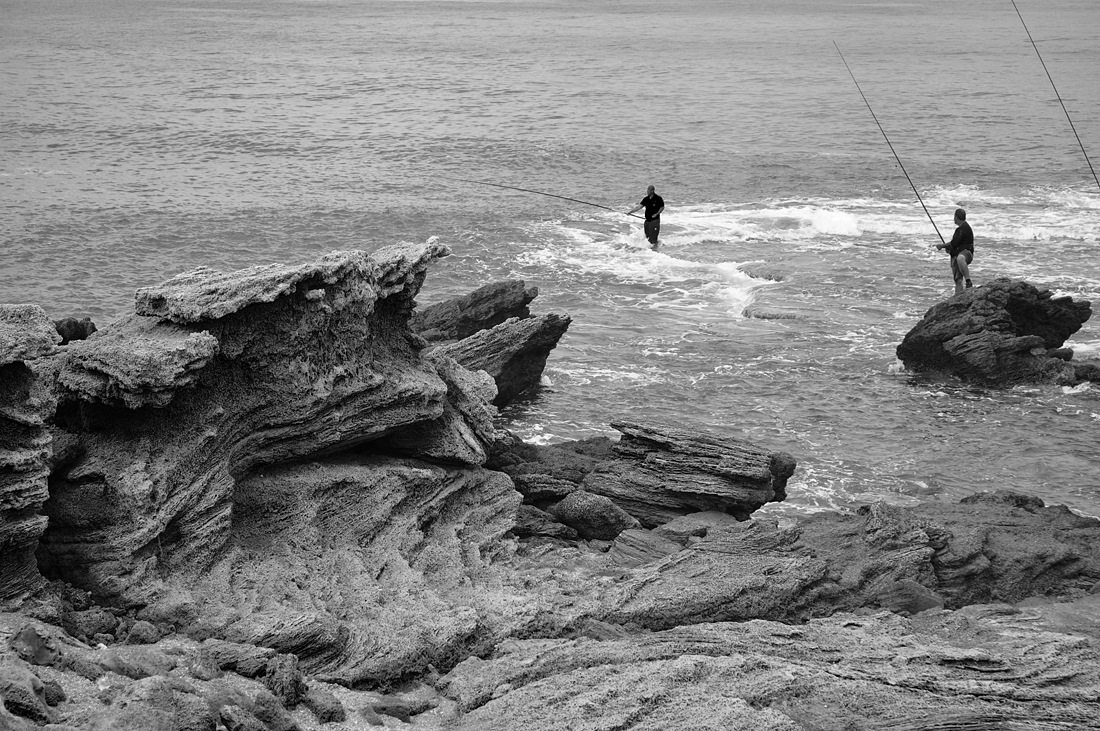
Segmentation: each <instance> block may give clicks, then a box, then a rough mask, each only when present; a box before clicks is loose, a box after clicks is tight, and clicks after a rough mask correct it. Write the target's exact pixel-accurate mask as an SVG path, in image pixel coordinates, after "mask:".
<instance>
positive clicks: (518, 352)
mask: <svg viewBox="0 0 1100 731" xmlns="http://www.w3.org/2000/svg"><path fill="white" fill-rule="evenodd" d="M571 321H572V320H571V319H570V318H569V317H568V316H567V315H556V314H553V313H551V314H547V315H540V316H538V317H529V318H526V319H523V320H521V319H517V318H511V319H509V320H506V321H505V322H503V323H501V324H500V325H497V326H496V327H493V328H492V329H489V330H482V331H479V332H477V333H475V334H473V335H470V336H469V337H467V338H464V339H463V340H459V341H458V342H454V343H448V344H446V345H440V346H438V348H437V350H438V351H440V352H442V353H445V354H446V355H448V356H450V357H451V358H454V359H455V360H456V361H458V362H459V363H460V364H461V365H462V366H464V367H465V368H468V369H469V370H471V371H485V372H486V373H488V374H489V375H491V376H492V377H493V380H494V381H495V382H496V386H497V396H496V398H495V399H493V403H494V404H495V405H497V406H504V405H505V404H508V403H510V402H512V401H514V400H515V399H517V398H519V397H520V396H522V395H524V394H525V393H527V392H529V391H531V390H532V389H533V388H535V387H536V386H538V385H539V383H540V382H541V381H542V372H543V370H545V368H546V359H547V357H549V355H550V351H551V350H553V349H554V347H555V346H556V345H557V344H558V341H559V340H560V339H561V337H562V335H564V334H565V331H566V330H568V329H569V323H570V322H571Z"/></svg>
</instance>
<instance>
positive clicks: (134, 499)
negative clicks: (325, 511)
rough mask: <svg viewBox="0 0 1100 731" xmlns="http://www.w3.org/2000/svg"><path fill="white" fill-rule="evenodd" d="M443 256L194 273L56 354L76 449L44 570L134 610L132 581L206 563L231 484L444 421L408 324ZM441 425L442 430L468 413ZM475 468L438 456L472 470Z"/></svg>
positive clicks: (62, 477) (474, 453)
mask: <svg viewBox="0 0 1100 731" xmlns="http://www.w3.org/2000/svg"><path fill="white" fill-rule="evenodd" d="M445 253H446V249H445V248H444V247H443V246H441V245H438V244H435V243H434V242H429V243H428V244H425V245H422V246H410V247H406V248H395V249H383V250H380V251H379V252H376V253H375V254H374V255H372V256H368V255H366V254H364V253H362V252H337V253H333V254H331V255H328V256H326V257H323V258H322V259H320V260H319V261H317V262H315V263H313V264H309V265H305V266H301V267H284V266H266V267H253V268H251V269H247V270H244V271H241V272H236V273H233V274H222V273H219V272H214V271H211V270H209V269H199V270H196V271H194V272H190V273H187V274H183V275H180V276H178V277H176V278H174V279H172V280H170V281H169V282H167V283H165V284H164V285H161V286H159V287H151V288H147V289H144V290H140V291H139V292H138V295H137V306H136V309H137V314H135V315H132V316H130V317H128V318H125V319H123V320H121V321H117V322H115V323H112V324H111V325H109V326H107V327H105V328H103V329H101V330H100V331H99V332H98V333H97V334H96V336H95V337H94V338H91V339H89V340H84V341H76V342H73V343H71V344H70V345H68V346H67V347H66V348H65V350H64V352H63V353H62V354H61V355H59V356H57V359H58V364H57V384H58V388H59V394H60V399H61V402H62V403H61V405H60V407H59V417H60V422H61V424H62V426H63V430H59V437H60V439H61V440H62V441H65V442H72V443H74V444H71V445H70V446H69V447H68V448H66V449H65V450H64V451H63V455H64V460H63V463H62V464H60V465H58V468H57V469H56V471H55V475H54V481H53V485H52V488H51V500H50V502H49V505H48V506H47V510H48V515H49V518H50V523H51V528H50V531H49V534H48V535H47V536H46V538H45V539H44V540H43V543H42V548H41V550H40V559H41V561H42V563H43V566H44V570H46V571H48V572H49V573H50V575H52V576H55V577H58V578H64V579H66V580H68V581H71V582H72V583H74V584H76V585H78V586H81V587H84V588H87V589H90V590H92V591H93V592H95V593H96V594H97V595H99V596H101V597H103V598H112V599H113V600H115V601H119V602H122V603H136V604H142V603H146V602H148V601H149V597H148V596H147V593H148V589H147V588H146V587H147V586H148V584H147V583H146V582H147V580H149V579H152V578H153V577H155V576H158V575H163V574H165V573H166V572H171V573H182V572H197V571H201V570H203V569H205V568H207V567H209V566H210V565H211V563H212V562H213V561H214V560H215V559H216V558H217V557H218V556H219V555H220V553H221V551H222V549H223V548H224V547H225V546H226V545H227V543H228V542H229V540H230V536H231V530H232V526H233V521H234V506H235V499H234V495H235V491H236V486H237V483H238V482H239V481H240V480H242V479H244V478H247V477H248V476H249V475H250V474H252V473H253V472H255V471H256V470H257V469H260V468H263V467H264V466H267V465H273V464H280V463H285V462H288V461H292V460H296V459H303V458H307V457H311V456H314V455H319V454H324V453H328V452H335V451H339V450H346V449H350V448H353V447H355V446H357V445H362V444H364V443H367V442H370V441H373V440H377V439H379V438H381V437H385V436H387V435H390V434H394V433H396V432H398V431H400V430H401V429H403V428H405V427H408V426H409V425H413V424H420V423H428V422H432V421H434V420H437V419H439V418H440V417H442V416H444V414H445V412H447V409H448V406H447V404H448V400H447V396H448V392H449V391H452V390H455V389H452V388H451V387H450V386H449V385H448V382H447V381H445V380H444V379H443V378H441V377H440V373H439V369H437V367H436V365H434V364H433V363H432V362H431V361H427V360H424V359H423V358H421V357H420V349H421V347H422V344H423V341H422V340H420V339H419V338H416V337H415V336H413V335H412V334H411V333H410V332H409V329H408V325H407V321H408V317H409V313H410V312H411V310H412V308H413V298H414V297H415V295H416V293H417V291H418V290H419V287H420V284H421V283H422V281H423V277H424V273H425V270H426V267H427V266H428V264H429V263H430V262H431V261H433V260H435V259H436V258H438V257H440V256H443V255H445ZM451 381H452V383H454V382H455V379H454V378H452V379H451ZM482 408H483V409H484V408H487V407H484V406H483V407H482ZM455 409H456V410H455V412H454V413H455V414H459V416H457V417H454V418H450V419H449V421H448V424H449V425H450V426H451V427H454V426H455V425H456V424H457V423H458V422H460V421H463V418H462V417H461V413H462V412H463V411H465V412H466V413H467V414H470V413H472V409H471V408H470V407H466V406H462V405H459V406H457V407H455ZM488 418H490V417H488V416H485V417H483V418H482V421H484V420H485V419H488ZM442 430H443V431H447V427H442ZM478 431H480V432H481V434H482V435H483V436H484V435H487V432H488V429H487V428H486V427H485V426H484V424H480V425H474V426H470V427H469V428H467V429H465V430H464V431H462V433H461V434H457V435H455V436H454V437H453V439H450V440H448V439H446V438H445V437H441V436H439V435H437V437H439V439H440V440H441V441H445V442H446V441H449V442H450V443H452V444H467V443H468V442H469V441H470V440H471V439H473V440H474V441H476V440H477V437H476V436H471V434H475V433H476V432H478ZM467 446H468V445H467ZM440 449H441V450H444V451H445V450H446V449H447V448H446V447H440ZM479 451H480V452H483V451H484V449H469V448H467V449H466V450H464V451H463V450H454V449H452V450H451V451H450V456H451V457H452V458H453V459H454V460H456V461H457V462H460V463H461V462H463V460H470V461H469V462H467V464H471V463H476V462H477V461H479V459H480V457H479Z"/></svg>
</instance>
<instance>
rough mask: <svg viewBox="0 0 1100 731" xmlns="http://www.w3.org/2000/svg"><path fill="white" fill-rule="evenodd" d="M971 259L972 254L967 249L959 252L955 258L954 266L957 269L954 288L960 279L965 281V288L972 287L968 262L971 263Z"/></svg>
mask: <svg viewBox="0 0 1100 731" xmlns="http://www.w3.org/2000/svg"><path fill="white" fill-rule="evenodd" d="M972 257H973V254H971V253H970V251H969V250H968V249H963V250H962V251H960V252H959V255H958V256H956V257H955V266H956V267H958V274H956V276H955V284H956V286H957V285H958V283H959V278H960V277H961V278H962V279H963V280H965V281H966V286H967V287H970V286H973V285H972V284H971V283H970V262H971V261H973V259H972Z"/></svg>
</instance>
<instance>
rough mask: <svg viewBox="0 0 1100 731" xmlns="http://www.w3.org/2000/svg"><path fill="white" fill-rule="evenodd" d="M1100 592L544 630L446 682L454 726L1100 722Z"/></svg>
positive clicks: (714, 729) (468, 729)
mask: <svg viewBox="0 0 1100 731" xmlns="http://www.w3.org/2000/svg"><path fill="white" fill-rule="evenodd" d="M1098 616H1100V597H1098V596H1094V597H1089V598H1087V599H1080V600H1078V601H1076V602H1075V603H1072V604H1068V605H1065V604H1061V605H1056V604H1041V605H1034V606H1028V607H1021V608H1017V607H1013V606H1010V605H1005V604H995V605H978V606H974V607H970V608H967V609H964V610H960V611H957V612H944V611H936V610H933V611H931V612H927V613H925V614H923V615H921V616H919V617H914V618H912V619H906V618H903V617H901V616H899V615H896V614H891V613H887V612H883V613H877V614H858V615H857V614H847V613H841V614H837V615H835V616H833V617H829V618H824V619H814V620H811V621H810V622H808V623H806V624H803V625H798V626H791V625H786V624H780V623H776V622H769V621H753V622H737V623H708V624H698V625H693V626H690V627H678V628H675V629H668V630H664V631H661V632H654V633H647V634H638V635H632V636H630V637H627V638H623V637H610V638H599V639H596V638H589V637H583V638H579V639H568V640H567V639H561V640H552V641H548V640H529V641H525V642H515V643H511V644H510V645H509V646H508V647H507V648H504V650H503V651H502V652H500V653H498V654H497V655H495V656H493V657H492V658H490V659H487V660H481V659H478V658H471V659H469V660H467V661H466V662H464V663H462V664H461V665H460V666H459V667H457V668H456V669H455V670H454V671H453V672H451V673H450V674H449V675H447V676H446V677H444V678H443V679H442V681H441V686H442V688H443V690H444V692H445V693H446V694H447V695H449V696H451V697H453V698H455V699H456V700H457V701H458V707H459V709H460V711H461V715H460V716H459V718H458V719H457V721H456V722H455V723H453V724H451V725H449V726H448V728H451V729H455V731H475V730H476V731H511V730H512V729H518V728H522V729H529V730H531V731H597V730H599V729H608V728H630V729H638V730H639V731H641V730H643V729H644V730H646V731H658V730H659V729H677V728H691V729H700V730H706V731H725V730H726V729H759V730H761V731H796V730H798V729H840V728H859V729H872V728H873V729H893V730H896V731H924V730H926V729H948V728H950V729H963V728H973V729H1002V728H1003V729H1009V728H1020V729H1024V728H1028V729H1032V728H1034V729H1051V730H1052V731H1053V729H1058V728H1095V727H1096V717H1095V703H1096V699H1097V698H1098V697H1100V623H1098V620H1097V617H1098Z"/></svg>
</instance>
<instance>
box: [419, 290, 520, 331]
mask: <svg viewBox="0 0 1100 731" xmlns="http://www.w3.org/2000/svg"><path fill="white" fill-rule="evenodd" d="M538 294H539V289H538V287H528V286H527V285H526V284H525V283H524V282H523V281H522V280H518V279H509V280H504V281H500V282H491V283H489V284H486V285H485V286H484V287H479V288H478V289H475V290H474V291H473V292H470V293H469V294H467V295H463V296H461V297H453V298H451V299H449V300H445V301H443V302H439V303H436V304H434V305H428V306H427V307H418V308H417V309H416V310H415V311H414V312H413V314H412V319H411V321H410V323H409V324H410V326H411V327H412V329H413V330H414V331H415V332H417V333H418V334H419V335H420V336H421V337H423V338H424V339H425V340H427V341H429V342H439V341H447V340H461V339H462V338H466V337H469V336H470V335H473V334H474V333H476V332H480V331H482V330H488V329H490V328H493V327H496V326H497V325H499V324H501V323H502V322H504V321H505V320H509V319H511V318H513V317H514V318H517V319H520V320H523V319H526V318H528V317H530V316H531V310H530V308H529V307H528V305H530V304H531V301H532V300H534V299H535V297H537V296H538Z"/></svg>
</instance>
